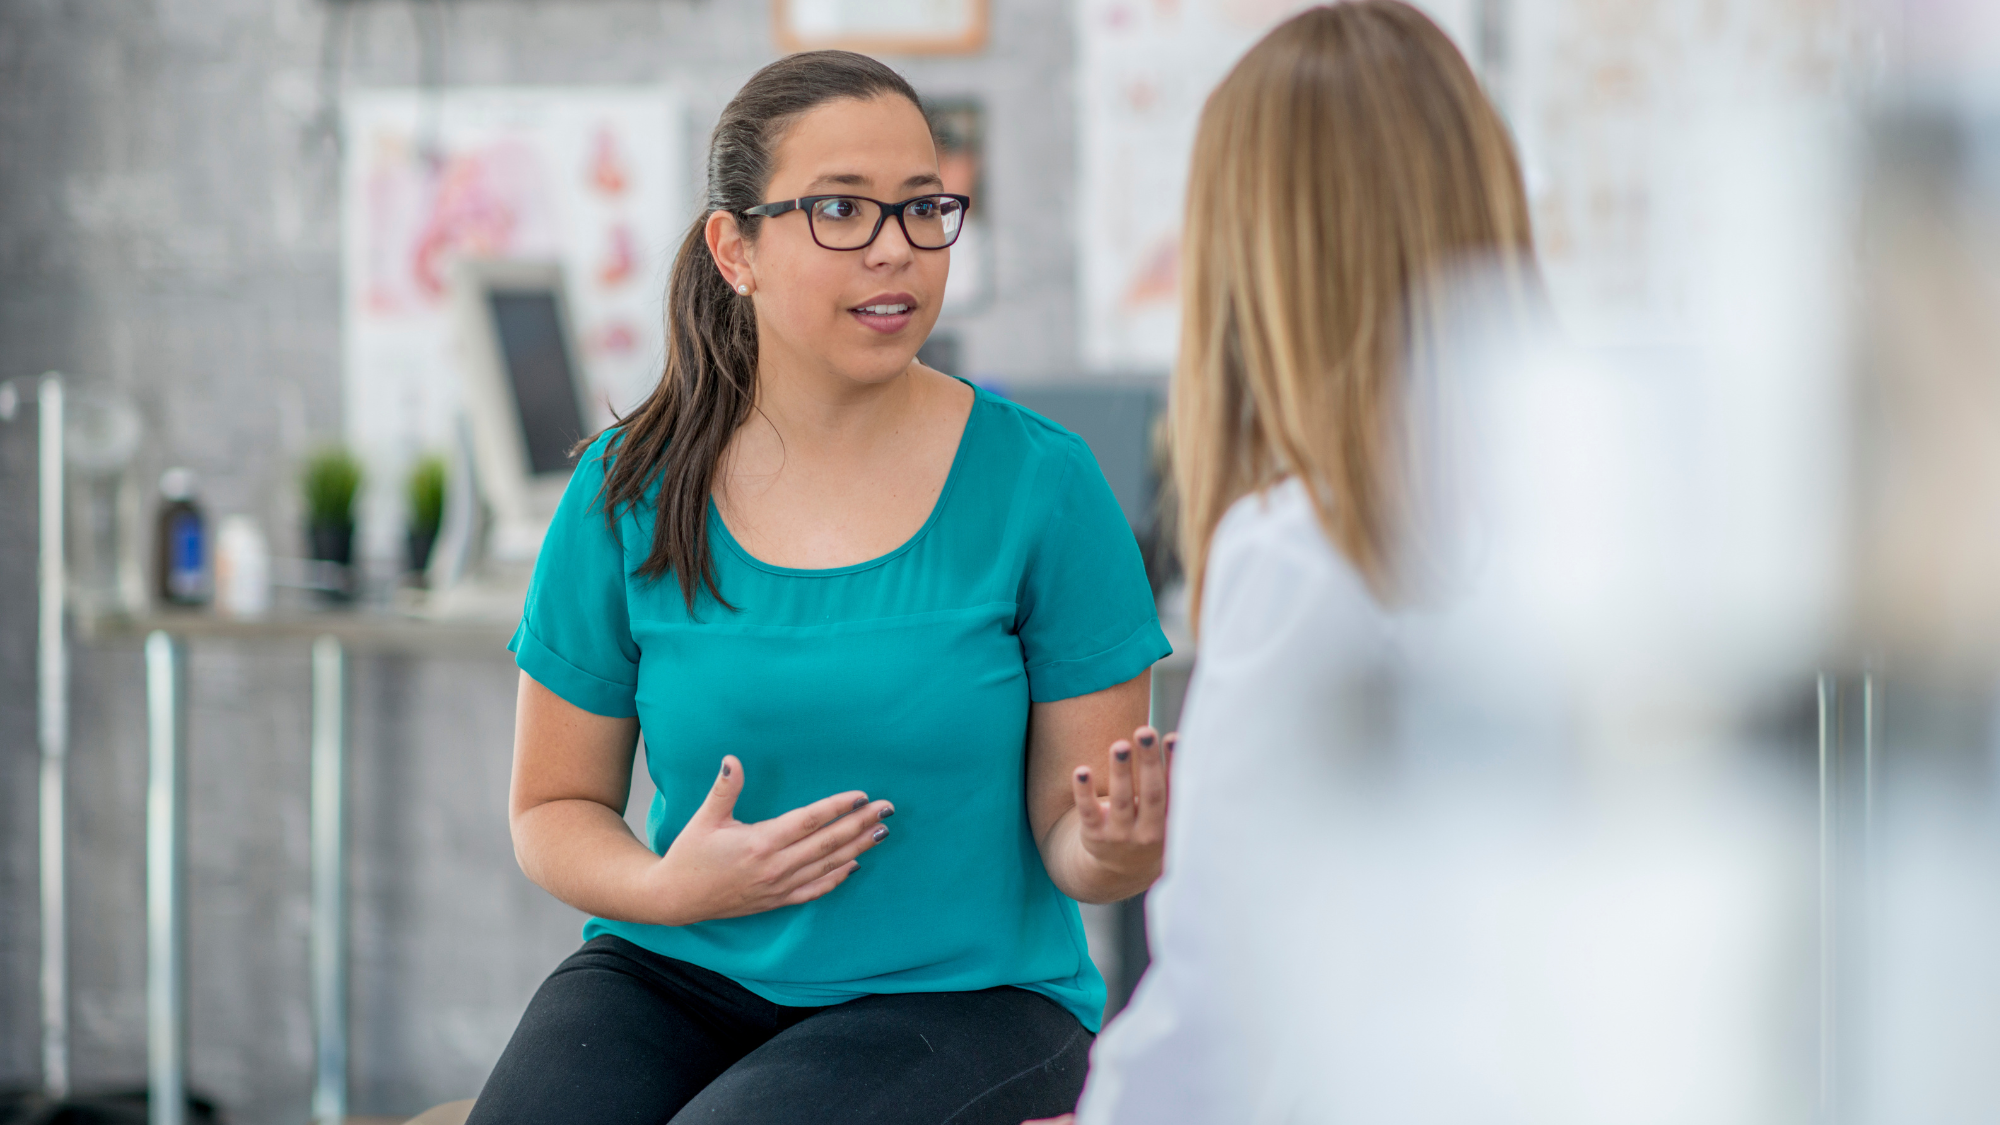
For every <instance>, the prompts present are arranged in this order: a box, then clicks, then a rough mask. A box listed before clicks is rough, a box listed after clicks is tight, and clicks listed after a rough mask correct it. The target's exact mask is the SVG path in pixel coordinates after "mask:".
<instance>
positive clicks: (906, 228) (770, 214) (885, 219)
mask: <svg viewBox="0 0 2000 1125" xmlns="http://www.w3.org/2000/svg"><path fill="white" fill-rule="evenodd" d="M827 199H859V200H861V201H862V202H864V203H873V204H874V205H875V206H877V207H880V208H881V209H882V213H881V214H880V215H878V216H876V218H875V229H874V230H872V231H870V232H868V239H867V241H865V242H863V243H862V244H861V245H859V246H828V245H827V244H826V243H824V242H821V241H820V240H819V228H818V227H815V226H814V225H813V216H812V207H813V204H815V203H818V202H820V201H822V200H827ZM925 199H956V200H958V207H959V212H960V214H961V215H970V214H972V197H971V196H969V195H954V194H953V193H951V192H948V191H933V192H929V193H927V194H924V195H913V196H911V197H910V198H908V199H905V200H903V201H902V202H901V203H884V202H882V201H881V200H879V199H871V198H869V197H868V196H865V195H855V194H854V193H853V192H848V191H837V192H831V193H828V194H826V195H802V196H799V197H798V198H797V199H781V200H777V201H775V202H772V203H759V204H757V205H756V206H755V207H745V208H743V209H742V210H740V211H737V212H736V215H738V216H739V217H741V216H744V215H754V216H756V217H758V218H760V219H775V218H777V217H778V216H780V215H783V214H787V213H789V212H792V211H804V212H805V214H806V233H807V234H809V235H811V236H812V240H813V245H815V246H817V247H819V248H820V249H822V250H831V251H833V252H834V253H836V254H839V253H845V252H846V251H849V250H866V249H868V248H869V247H870V246H873V245H875V240H876V239H878V238H880V237H882V228H883V227H885V226H887V225H888V223H889V216H891V215H894V216H896V226H897V227H899V228H901V229H902V232H903V241H905V242H907V243H909V244H910V249H912V250H949V249H951V248H952V247H953V246H955V245H957V243H958V236H959V235H961V234H964V233H965V220H964V219H963V218H961V219H960V220H959V223H958V230H956V231H954V232H953V233H952V236H951V241H950V242H947V243H945V244H944V245H943V246H918V245H917V242H916V240H915V239H913V238H911V237H910V225H909V224H908V223H906V222H904V221H903V208H905V207H908V206H909V205H910V204H912V203H917V202H920V201H922V200H925Z"/></svg>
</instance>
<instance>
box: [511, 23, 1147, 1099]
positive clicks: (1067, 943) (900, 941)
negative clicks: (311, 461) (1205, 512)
mask: <svg viewBox="0 0 2000 1125" xmlns="http://www.w3.org/2000/svg"><path fill="white" fill-rule="evenodd" d="M942 188H943V183H942V181H941V180H940V179H939V176H938V164H937V153H936V149H935V147H934V145H933V142H932V136H931V131H930V129H929V127H928V125H927V123H926V120H925V117H924V114H923V111H922V110H921V108H920V107H919V104H918V101H917V97H916V94H915V93H914V92H913V91H912V90H911V89H910V87H909V85H908V84H907V83H906V82H904V81H903V79H902V78H901V77H899V76H898V75H897V74H896V73H895V72H894V71H891V70H890V69H888V68H887V67H885V66H883V65H882V64H880V63H878V62H875V61H874V60H872V59H868V58H866V57H863V56H860V55H855V54H851V53H847V52H832V51H828V52H812V53H808V54H801V55H794V56H792V57H790V58H787V59H784V60H781V61H780V62H777V63H774V64H772V65H771V66H769V67H766V68H765V69H764V70H762V71H760V72H759V73H758V74H757V75H756V76H754V77H753V78H751V80H750V81H749V83H748V84H747V85H745V86H744V87H743V89H742V90H741V91H740V92H739V93H738V94H737V95H736V97H735V98H734V99H733V100H732V101H731V102H730V104H729V105H728V107H727V108H726V109H725V110H724V111H723V113H722V117H721V120H720V122H719V123H718V124H717V126H716V128H715V132H714V135H713V137H712V139H711V142H710V147H709V154H708V189H707V202H706V208H705V210H706V214H704V215H703V217H702V218H701V219H700V220H699V221H698V222H696V223H695V225H694V226H693V228H692V229H691V230H690V231H689V232H688V235H687V238H686V240H685V241H684V242H683V244H682V245H681V248H680V251H679V254H678V257H677V258H676V260H675V262H674V266H673V270H672V275H671V280H670V282H669V291H668V295H667V327H668V349H667V359H666V368H665V371H664V373H663V375H662V377H661V380H660V384H659V386H658V387H657V389H655V391H654V392H653V394H652V395H651V397H649V398H648V399H647V400H646V401H645V402H644V403H642V404H641V405H640V406H639V407H638V408H637V409H636V410H635V411H634V412H633V413H632V414H631V415H630V416H629V417H626V418H624V419H622V420H621V421H620V422H618V423H617V424H616V425H614V426H612V427H611V428H610V429H609V430H608V431H606V432H605V433H604V434H602V435H600V436H599V437H598V438H597V439H596V440H595V441H593V442H591V443H590V444H589V446H588V448H586V449H585V450H584V451H583V453H582V455H581V458H580V460H579V462H578V464H577V468H576V470H575V473H574V476H573V477H572V479H571V482H570V485H569V489H568V492H567V493H566V495H565V497H564V499H563V502H562V505H561V508H560V510H559V511H558V513H557V515H556V516H555V519H554V521H553V523H552V525H551V526H550V528H549V532H548V537H547V540H546V542H545V543H544V545H543V547H542V551H541V556H540V558H539V560H538V562H537V564H536V570H535V578H534V582H533V585H532V586H531V588H530V591H529V594H528V601H527V605H526V609H525V612H524V614H523V617H522V621H521V627H520V630H519V632H518V633H517V634H516V636H515V638H514V643H513V646H512V647H513V650H514V652H515V654H516V656H517V659H518V662H519V664H520V667H521V684H520V695H519V703H518V710H517V719H516V733H515V750H514V775H513V791H512V797H511V804H510V809H511V820H512V827H513V836H514V844H515V850H516V853H517V855H518V856H519V858H520V862H521V866H522V869H523V870H524V871H525V872H526V873H527V874H528V876H529V878H531V879H533V880H534V881H535V882H536V883H538V884H540V885H541V886H542V887H544V888H545V889H547V890H548V891H549V892H550V893H552V894H554V895H555V896H557V897H558V898H560V899H562V900H563V901H564V902H567V903H570V904H571V905H573V906H575V907H577V908H578V909H580V910H583V911H584V912H586V913H588V914H590V915H591V916H592V917H591V920H590V922H589V923H588V925H587V926H586V927H585V930H584V935H585V939H586V940H585V943H584V945H583V947H582V949H581V950H579V951H578V952H577V953H576V954H575V955H573V956H572V957H570V958H569V959H568V960H567V961H565V962H564V963H563V964H562V965H561V966H560V967H559V968H557V969H556V971H555V972H554V974H553V975H551V976H550V977H549V979H548V980H547V982H546V983H545V984H544V985H543V986H542V988H541V989H540V991H539V992H538V993H537V994H536V996H535V998H534V1000H533V1001H532V1002H531V1003H530V1004H529V1006H528V1010H527V1012H526V1014H525V1015H524V1016H523V1017H522V1019H521V1023H520V1025H519V1027H518V1028H517V1029H516V1031H515V1033H514V1037H513V1039H512V1041H511V1042H510V1043H509V1044H508V1046H507V1049H506V1051H505V1053H504V1054H503V1055H502V1057H501V1059H500V1062H499V1064H498V1066H497V1067H496V1068H495V1070H494V1072H493V1074H492V1076H491V1078H490V1079H489V1080H488V1082H487V1084H486V1088H485V1090H484V1091H483V1092H482V1093H481V1095H480V1097H479V1101H478V1105H477V1107H476V1108H475V1110H474V1111H473V1115H472V1118H471V1120H472V1122H473V1123H474V1125H497V1123H503V1122H538V1123H543V1122H552V1121H562V1122H597V1121H603V1122H613V1121H616V1122H634V1123H646V1125H653V1123H661V1122H667V1121H669V1120H672V1121H701V1122H786V1123H791V1122H805V1121H810V1122H819V1123H839V1122H856V1123H861V1122H867V1123H871V1125H897V1123H899V1122H911V1123H914V1122H924V1123H927V1125H929V1123H937V1122H943V1121H946V1120H949V1121H952V1122H956V1123H959V1125H975V1123H980V1122H1004V1123H1006V1125H1015V1123H1017V1122H1019V1121H1020V1120H1022V1119H1023V1118H1026V1117H1034V1116H1039V1115H1044V1114H1048V1113H1054V1112H1062V1111H1064V1110H1067V1109H1068V1108H1070V1106H1072V1105H1073V1104H1074V1103H1075V1099H1076V1095H1077V1092H1078V1090H1079V1089H1080V1088H1081V1084H1082V1078H1083V1069H1084V1063H1085V1059H1086V1056H1087V1052H1088V1050H1089V1047H1090V1044H1091V1041H1092V1037H1093V1034H1094V1033H1095V1031H1096V1029H1097V1025H1098V1020H1099V1015H1100V1013H1101V1011H1102V1009H1103V1005H1104V985H1103V982H1102V981H1101V980H1100V979H1099V977H1098V975H1097V972H1096V970H1095V969H1094V968H1093V967H1092V965H1091V961H1090V958H1089V955H1088V952H1087V950H1086V948H1085V945H1084V937H1083V928H1082V926H1081V924H1080V921H1079V918H1078V913H1077V906H1076V903H1077V901H1079V900H1081V901H1087V902H1108V901H1112V900H1116V899H1121V898H1125V897H1127V896H1129V895H1132V894H1135V893H1137V892H1138V891H1140V890H1143V889H1144V888H1145V887H1146V886H1147V885H1148V884H1150V883H1151V882H1152V880H1153V879H1154V877H1155V876H1156V875H1157V874H1158V871H1159V863H1160V849H1161V840H1162V838H1163V836H1164V817H1165V810H1166V776H1165V768H1164V765H1163V759H1164V751H1165V747H1164V746H1163V745H1162V743H1161V740H1160V739H1158V738H1157V737H1156V736H1155V734H1154V732H1153V731H1152V730H1151V729H1150V728H1147V727H1145V726H1143V725H1142V724H1143V722H1144V720H1145V717H1146V709H1147V701H1148V700H1147V697H1148V668H1149V667H1150V666H1151V665H1152V663H1153V662H1154V661H1155V660H1157V659H1158V658H1160V657H1161V656H1163V655H1165V654H1166V652H1167V643H1166V640H1165V637H1164V635H1163V634H1162V633H1161V632H1160V629H1159V625H1158V622H1157V619H1156V617H1155V614H1154V608H1153V601H1152V596H1151V592H1150V589H1149V588H1148V585H1147V582H1146V579H1145V575H1144V573H1143V567H1142V565H1141V562H1140V557H1139V552H1138V547H1137V545H1136V544H1135V542H1134V541H1133V537H1132V534H1131V531H1130V529H1129V527H1128V525H1127V524H1126V522H1125V518H1124V516H1123V515H1122V514H1121V512H1120V509H1119V507H1118V505H1117V503H1116V501H1115V500H1114V499H1113V497H1112V494H1111V491H1110V489H1109V488H1108V487H1107V485H1106V484H1105V482H1104V479H1103V476H1102V474H1101V473H1100V472H1099V470H1098V468H1097V464H1096V462H1095V461H1094V459H1093V458H1092V456H1091V453H1090V451H1089V449H1088V448H1087V447H1086V446H1085V445H1084V444H1083V443H1082V442H1081V441H1080V440H1078V439H1077V438H1076V437H1074V436H1073V435H1071V434H1069V433H1067V432H1065V431H1063V430H1061V429H1060V428H1058V427H1056V426H1054V425H1052V424H1051V423H1049V422H1047V421H1045V420H1043V419H1042V418H1039V417H1037V416H1036V415H1033V414H1031V413H1029V412H1027V411H1025V410H1022V409H1020V408H1018V407H1015V406H1013V405H1011V404H1009V403H1007V402H1006V401H1004V400H1002V399H999V398H996V397H994V396H992V395H989V394H987V393H986V392H984V391H982V390H979V389H978V388H975V387H973V386H972V385H970V384H968V383H965V382H962V381H959V380H957V379H953V378H949V377H947V376H945V375H943V374H940V373H939V372H936V371H933V370H930V369H929V368H927V367H924V366H923V365H921V364H919V363H917V362H916V359H915V356H916V353H917V348H918V345H920V344H922V343H923V341H924V338H925V336H926V335H927V334H928V333H929V331H930V329H931V326H932V325H933V324H934V323H935V322H936V319H937V315H938V306H939V302H940V300H941V299H942V298H943V296H944V287H945V277H946V272H947V269H948V268H949V264H950V247H951V244H952V242H953V241H954V240H955V239H956V238H957V237H958V233H959V231H960V229H961V225H962V223H963V222H964V218H965V214H966V209H967V208H968V207H969V206H970V205H971V201H969V200H968V199H966V198H965V197H963V196H957V195H951V194H949V193H945V192H943V191H942ZM641 736H643V739H644V743H645V752H646V767H647V770H648V772H649V773H650V774H651V776H652V779H653V781H654V783H655V784H656V785H657V786H658V790H659V792H658V795H657V796H656V797H655V798H654V800H653V803H652V807H651V809H650V810H649V813H648V816H647V831H646V834H645V838H644V839H640V838H636V837H635V836H634V835H633V834H632V832H630V831H629V830H628V829H627V828H626V825H625V822H624V820H623V819H622V813H623V811H624V807H625V802H626V797H627V785H628V781H629V779H630V776H631V768H632V757H633V754H634V748H635V742H636V741H637V740H638V739H640V738H641ZM892 814H893V815H894V817H895V820H894V822H893V833H892V828H891V823H890V819H889V818H890V817H891V815H892Z"/></svg>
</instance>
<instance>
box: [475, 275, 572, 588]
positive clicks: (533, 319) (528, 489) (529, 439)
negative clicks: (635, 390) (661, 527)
mask: <svg viewBox="0 0 2000 1125" xmlns="http://www.w3.org/2000/svg"><path fill="white" fill-rule="evenodd" d="M452 281H453V293H452V299H453V303H454V309H455V316H456V318H457V321H458V326H459V336H460V340H459V344H460V353H461V364H460V366H461V371H462V373H463V376H464V390H465V407H466V414H467V417H468V419H469V420H470V421H471V423H472V427H471V428H472V443H473V454H474V461H475V463H476V467H477V472H478V477H479V490H480V493H481V495H482V496H483V497H484V499H485V500H486V504H487V508H488V510H489V512H490V514H491V516H492V520H493V523H492V530H491V533H490V537H489V541H488V544H487V550H488V552H489V553H490V555H491V556H492V557H493V558H495V559H498V560H521V559H526V558H531V557H533V555H534V553H535V551H536V549H537V548H538V547H540V545H541V540H542V535H543V533H544V532H545V531H546V530H547V528H548V522H549V518H550V517H551V516H553V515H554V514H555V510H556V504H557V503H558V502H559V501H560V500H561V499H562V493H563V488H564V487H565V486H566V485H568V483H569V474H570V469H571V467H572V465H573V462H572V461H571V459H570V450H571V449H572V448H574V447H575V445H576V443H577V442H578V441H581V440H582V439H583V438H584V437H585V436H587V435H588V434H589V433H590V426H589V422H588V418H589V416H590V408H589V403H588V400H587V399H586V397H585V393H584V386H585V382H584V377H583V369H582V367H581V365H580V364H579V363H578V362H577V352H576V347H575V343H574V341H575V334H574V333H573V332H572V331H571V328H570V317H569V306H568V301H567V299H566V298H565V296H564V287H563V275H562V268H561V267H560V266H559V265H557V264H556V263H554V262H538V261H519V260H507V259H476V258H475V259H465V260H462V261H460V262H459V263H458V264H457V266H456V267H455V268H454V271H453V279H452Z"/></svg>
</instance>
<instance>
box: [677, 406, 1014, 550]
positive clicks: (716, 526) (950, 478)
mask: <svg viewBox="0 0 2000 1125" xmlns="http://www.w3.org/2000/svg"><path fill="white" fill-rule="evenodd" d="M952 378H954V379H958V376H956V375H954V376H952ZM958 381H959V382H961V383H964V384H965V385H966V386H968V387H971V388H972V409H971V410H968V411H966V414H965V425H964V426H963V427H962V428H961V429H960V430H959V432H958V448H956V449H954V450H952V453H951V468H950V469H948V470H946V471H945V476H944V487H943V488H941V489H939V490H938V496H937V499H936V500H934V501H932V502H931V513H930V515H929V516H926V517H925V518H924V522H923V526H922V527H919V528H917V530H916V532H915V534H913V535H911V536H910V537H909V538H908V539H905V540H903V542H902V544H901V545H900V546H897V547H894V548H891V549H890V550H889V552H888V553H887V554H882V555H877V556H875V557H874V558H872V559H864V560H862V561H861V562H858V563H850V564H848V565H847V566H834V567H819V568H804V567H795V566H779V565H777V564H776V563H767V562H765V561H764V560H763V559H760V558H758V557H757V556H755V555H753V554H751V553H750V552H749V550H748V549H746V548H745V547H744V546H743V544H741V543H739V542H737V541H736V535H735V533H734V532H732V531H730V530H729V524H728V523H727V522H725V521H724V520H723V518H722V510H721V509H720V508H718V507H716V506H715V497H714V496H712V495H711V496H710V497H709V498H708V526H709V528H710V529H711V531H712V533H713V534H715V535H716V536H717V537H718V538H720V539H721V540H722V541H723V543H725V544H727V545H728V547H729V549H730V550H731V551H733V552H735V553H736V557H737V558H739V559H742V560H743V561H744V562H746V563H748V564H750V565H751V566H753V567H756V568H757V569H758V570H762V571H765V572H767V573H770V574H780V575H784V576H786V577H790V578H837V577H839V576H840V575H843V574H856V573H859V572H861V571H864V570H873V569H875V568H876V567H878V566H883V565H885V564H887V563H890V562H893V561H895V560H896V559H897V558H898V557H900V556H902V555H904V554H907V553H908V552H909V551H910V550H911V549H912V548H914V547H915V546H916V545H917V544H918V543H920V542H922V541H923V538H924V536H926V535H929V534H930V531H931V528H932V527H934V526H936V524H937V522H938V516H939V515H940V514H941V513H942V512H943V511H944V506H945V502H946V501H948V500H950V499H951V490H952V487H953V486H954V485H956V484H957V483H958V477H959V469H960V467H961V466H963V465H964V464H965V447H966V446H967V445H969V444H971V442H972V426H973V422H974V420H975V419H977V418H978V417H979V408H980V407H981V406H982V405H984V404H985V398H986V392H985V391H982V390H980V389H979V387H978V386H977V385H976V384H974V383H972V382H971V381H970V380H966V379H958Z"/></svg>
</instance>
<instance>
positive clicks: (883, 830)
mask: <svg viewBox="0 0 2000 1125" xmlns="http://www.w3.org/2000/svg"><path fill="white" fill-rule="evenodd" d="M888 834H889V826H888V825H886V824H878V825H876V826H875V831H873V832H870V833H869V834H868V838H869V839H871V840H874V841H875V842H876V843H878V844H879V843H881V842H882V838H883V837H884V836H887V835H888Z"/></svg>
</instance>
